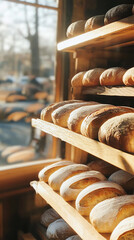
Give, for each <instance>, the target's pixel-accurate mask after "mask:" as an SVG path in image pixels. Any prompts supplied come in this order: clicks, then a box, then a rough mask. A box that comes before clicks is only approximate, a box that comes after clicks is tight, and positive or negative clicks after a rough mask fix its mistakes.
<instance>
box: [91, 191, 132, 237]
mask: <svg viewBox="0 0 134 240" xmlns="http://www.w3.org/2000/svg"><path fill="white" fill-rule="evenodd" d="M132 215H134V195H124V196H118V197H113V198H111V199H106V200H104V201H102V202H100V203H98V204H97V205H96V206H95V207H94V208H93V209H92V211H91V212H90V221H91V223H92V224H93V226H94V227H95V228H96V229H97V231H98V232H101V233H111V232H112V231H113V230H114V228H115V227H116V226H117V224H118V223H119V222H120V221H121V220H123V219H124V218H127V217H129V216H132Z"/></svg>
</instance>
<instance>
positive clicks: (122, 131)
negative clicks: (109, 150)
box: [98, 113, 134, 153]
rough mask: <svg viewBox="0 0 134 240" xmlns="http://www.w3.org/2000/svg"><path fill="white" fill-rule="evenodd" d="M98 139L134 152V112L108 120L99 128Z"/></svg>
mask: <svg viewBox="0 0 134 240" xmlns="http://www.w3.org/2000/svg"><path fill="white" fill-rule="evenodd" d="M98 139H99V141H100V142H103V143H106V144H108V145H110V146H112V147H115V148H117V149H120V150H123V151H126V152H129V153H134V113H124V114H122V115H120V116H116V117H113V118H111V119H109V120H107V121H106V122H105V123H103V124H102V126H101V127H100V129H99V132H98Z"/></svg>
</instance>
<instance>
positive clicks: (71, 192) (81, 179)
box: [60, 171, 106, 201]
mask: <svg viewBox="0 0 134 240" xmlns="http://www.w3.org/2000/svg"><path fill="white" fill-rule="evenodd" d="M105 179H106V178H105V176H104V175H103V174H101V173H100V172H98V171H87V172H82V173H79V174H77V175H75V176H73V177H71V178H69V179H67V180H66V181H64V182H63V183H62V185H61V187H60V195H61V196H62V197H63V198H64V199H65V200H66V201H73V200H76V197H77V196H78V194H79V193H80V192H81V190H82V189H84V188H85V187H87V186H89V185H91V184H93V183H95V182H99V181H104V180H105Z"/></svg>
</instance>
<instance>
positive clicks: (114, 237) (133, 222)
mask: <svg viewBox="0 0 134 240" xmlns="http://www.w3.org/2000/svg"><path fill="white" fill-rule="evenodd" d="M110 240H134V215H133V216H131V217H127V218H125V219H123V220H122V221H121V222H120V223H119V224H118V225H117V226H116V228H115V229H114V230H113V232H112V234H111V236H110Z"/></svg>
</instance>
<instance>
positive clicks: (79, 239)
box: [66, 235, 82, 240]
mask: <svg viewBox="0 0 134 240" xmlns="http://www.w3.org/2000/svg"><path fill="white" fill-rule="evenodd" d="M66 240H82V239H81V238H80V237H79V236H78V235H73V236H71V237H69V238H66Z"/></svg>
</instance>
